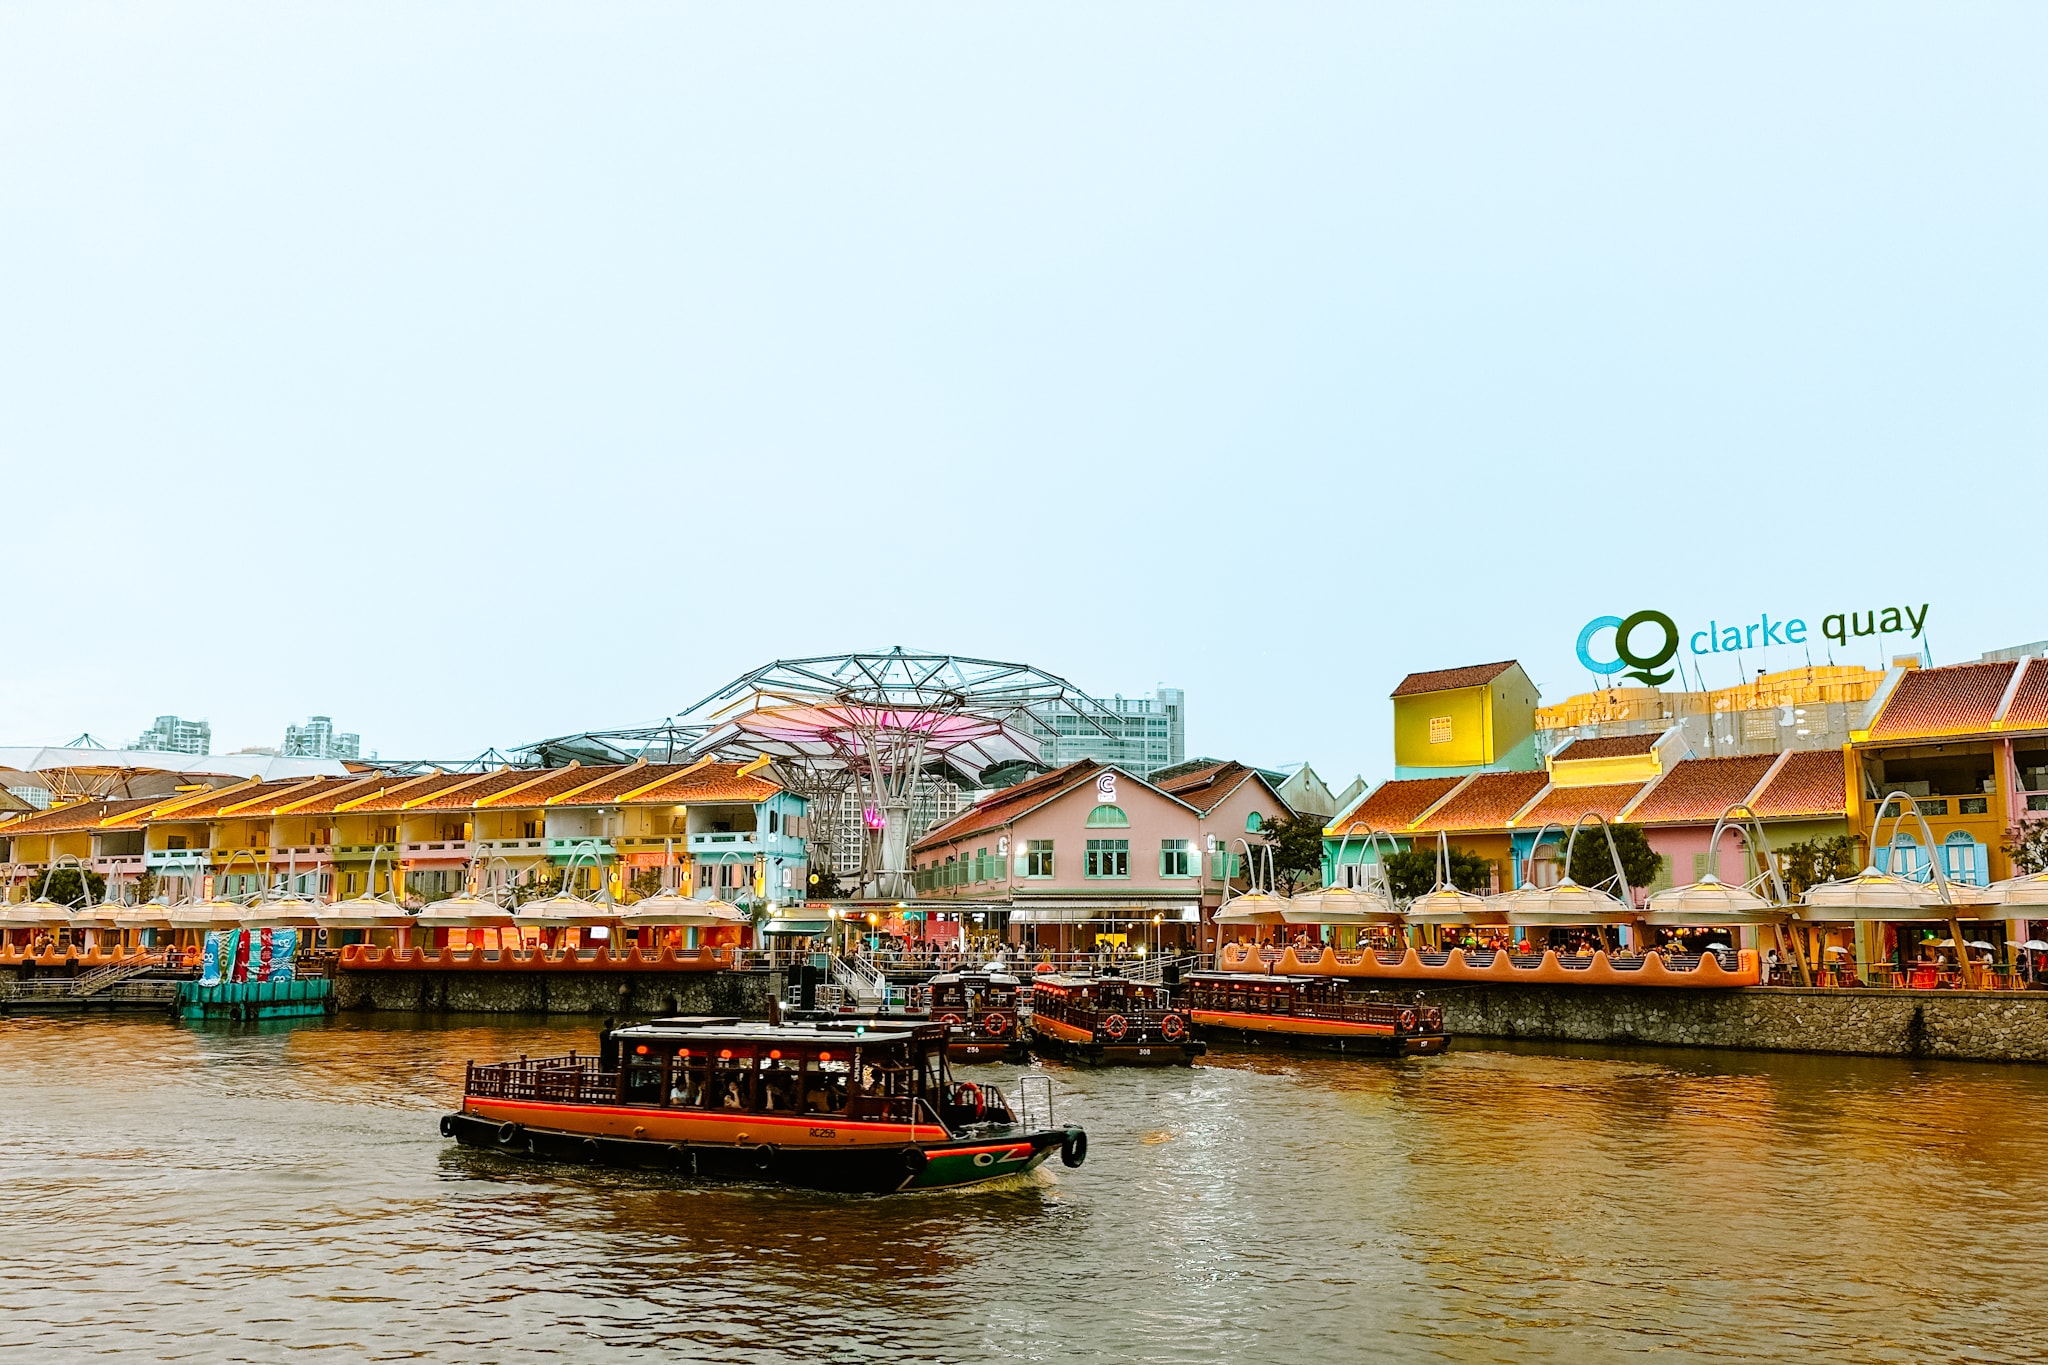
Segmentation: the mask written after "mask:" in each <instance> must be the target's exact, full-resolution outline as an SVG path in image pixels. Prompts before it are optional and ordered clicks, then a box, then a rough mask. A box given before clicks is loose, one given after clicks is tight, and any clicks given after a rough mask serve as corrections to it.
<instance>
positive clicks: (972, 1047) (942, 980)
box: [926, 972, 1031, 1062]
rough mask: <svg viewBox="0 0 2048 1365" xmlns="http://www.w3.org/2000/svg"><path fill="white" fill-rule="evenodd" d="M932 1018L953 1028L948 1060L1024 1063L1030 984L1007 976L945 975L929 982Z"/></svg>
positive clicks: (994, 973)
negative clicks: (1026, 985) (1026, 1001)
mask: <svg viewBox="0 0 2048 1365" xmlns="http://www.w3.org/2000/svg"><path fill="white" fill-rule="evenodd" d="M926 985H927V987H928V989H929V990H930V992H931V1018H932V1020H933V1022H935V1023H941V1024H949V1025H951V1026H952V1029H953V1032H952V1033H951V1034H950V1035H948V1036H947V1039H946V1055H947V1056H948V1057H950V1058H952V1059H953V1060H954V1061H956V1062H1003V1061H1011V1062H1021V1061H1023V1060H1024V1059H1025V1058H1026V1057H1028V1056H1029V1055H1030V1052H1031V1048H1030V1044H1029V1042H1028V1040H1027V1039H1026V1037H1025V1012H1024V1011H1023V1010H1022V1009H1021V1008H1020V1007H1021V1006H1022V1005H1023V1003H1024V1002H1023V999H1022V996H1023V989H1024V983H1023V982H1021V981H1019V980H1018V979H1017V978H1016V977H1014V976H1010V975H1008V974H1006V973H1003V972H942V973H940V974H939V975H938V976H935V977H933V978H932V979H931V980H930V981H929V982H927V983H926Z"/></svg>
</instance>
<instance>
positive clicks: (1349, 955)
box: [1216, 943, 1763, 990]
mask: <svg viewBox="0 0 2048 1365" xmlns="http://www.w3.org/2000/svg"><path fill="white" fill-rule="evenodd" d="M1216 965H1217V966H1218V967H1220V968H1222V969H1223V970H1224V971H1226V972H1266V973H1269V974H1272V975H1275V976H1338V977H1346V978H1349V979H1352V980H1362V981H1412V982H1419V983H1425V984H1427V983H1432V982H1452V981H1456V982H1470V983H1474V984H1487V985H1500V986H1510V985H1544V986H1665V987H1676V988H1679V989H1686V988H1695V989H1708V990H1726V989H1727V988H1729V987H1731V986H1755V985H1759V984H1761V983H1762V981H1763V969H1762V964H1761V963H1760V962H1759V960H1758V957H1757V954H1756V953H1755V952H1753V951H1751V950H1749V949H1746V948H1745V949H1743V950H1742V951H1741V952H1739V953H1737V954H1736V955H1735V965H1734V966H1733V967H1723V966H1722V965H1721V963H1720V961H1719V960H1718V959H1716V958H1715V956H1714V955H1713V954H1712V953H1706V954H1703V955H1701V956H1699V957H1685V958H1677V959H1672V960H1670V961H1667V960H1666V959H1664V958H1661V957H1610V956H1609V955H1608V954H1607V953H1606V952H1604V951H1600V952H1594V953H1592V954H1590V955H1588V956H1578V957H1575V956H1560V955H1559V954H1558V953H1557V952H1556V951H1555V950H1553V949H1549V948H1546V949H1544V950H1543V951H1542V952H1541V953H1530V954H1521V953H1508V952H1503V951H1500V950H1497V949H1492V948H1475V949H1472V950H1469V951H1468V950H1466V949H1464V948H1453V949H1451V950H1450V951H1449V952H1432V953H1424V952H1420V951H1418V950H1416V949H1414V948H1405V949H1402V950H1400V951H1398V952H1380V951H1376V952H1340V951H1338V950H1337V949H1334V948H1331V947H1328V946H1324V947H1322V948H1321V949H1320V950H1319V951H1306V950H1304V951H1299V952H1297V951H1296V950H1295V949H1293V948H1285V949H1276V948H1258V947H1254V946H1253V945H1251V944H1246V943H1226V944H1224V945H1223V950H1222V951H1221V952H1219V953H1218V954H1217V955H1216Z"/></svg>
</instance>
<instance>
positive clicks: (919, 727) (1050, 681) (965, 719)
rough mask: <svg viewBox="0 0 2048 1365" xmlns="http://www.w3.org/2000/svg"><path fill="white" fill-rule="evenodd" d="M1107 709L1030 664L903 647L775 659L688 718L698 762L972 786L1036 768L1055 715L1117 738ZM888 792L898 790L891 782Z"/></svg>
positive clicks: (706, 701)
mask: <svg viewBox="0 0 2048 1365" xmlns="http://www.w3.org/2000/svg"><path fill="white" fill-rule="evenodd" d="M1098 710H1100V707H1099V705H1098V704H1097V703H1096V702H1094V701H1093V700H1092V699H1091V698H1089V697H1088V696H1087V694H1085V693H1083V692H1082V691H1081V690H1080V689H1079V688H1077V687H1075V686H1074V685H1073V684H1072V683H1070V682H1068V681H1067V680H1066V679H1065V678H1062V677H1059V676H1057V675H1056V674H1052V673H1047V672H1045V671H1044V670H1043V669H1039V668H1034V667H1032V666H1031V665H1030V664H1020V663H1006V662H1003V661H1001V660H997V659H974V658H968V657H965V656H962V655H957V654H938V653H932V652H929V651H923V650H911V649H905V648H903V647H902V646H900V645H899V646H897V647H896V648H894V649H890V650H886V651H876V652H873V653H866V654H832V655H821V656H818V657H816V658H809V659H778V660H777V661H775V662H774V663H771V664H767V665H764V666H763V667H761V668H757V669H754V670H753V671H752V672H749V673H744V674H742V675H741V676H739V677H737V678H735V679H733V680H732V681H731V682H729V683H727V684H726V685H725V686H724V687H722V688H720V689H718V691H716V692H714V693H712V694H711V695H710V696H708V697H706V698H704V699H703V700H702V701H700V702H698V703H697V704H696V705H694V706H692V707H690V708H689V710H687V711H685V712H683V714H682V716H681V717H680V719H681V720H682V721H683V722H684V723H687V724H696V725H701V726H703V727H704V736H703V738H702V739H701V740H699V741H698V742H697V744H696V746H695V749H694V752H696V753H699V754H705V753H715V754H718V755H719V756H720V757H733V758H737V757H741V756H746V757H755V756H758V755H764V754H765V755H767V756H768V757H770V758H774V759H778V760H783V761H786V762H797V763H803V764H805V765H806V766H813V767H849V768H868V769H870V770H872V769H875V768H877V767H879V768H881V769H883V770H885V771H887V772H888V773H890V774H893V775H897V776H908V775H910V774H912V773H915V772H919V771H923V770H925V769H927V768H928V767H930V768H940V769H950V770H951V771H952V772H954V773H956V774H958V775H959V776H961V777H964V778H965V779H966V780H967V781H968V782H969V783H970V784H972V783H975V782H977V781H979V779H980V776H981V774H982V773H984V772H986V771H987V770H988V769H990V768H993V767H997V766H1000V765H1002V764H1005V763H1016V762H1030V763H1036V762H1037V761H1038V759H1039V738H1038V736H1037V734H1036V733H1035V730H1036V729H1037V728H1039V727H1040V726H1042V723H1043V721H1044V719H1045V718H1046V717H1048V716H1050V715H1052V714H1056V713H1058V712H1062V711H1064V712H1068V713H1071V714H1073V715H1076V716H1079V717H1081V718H1082V719H1083V721H1084V722H1085V723H1086V724H1088V725H1089V726H1090V727H1091V728H1094V729H1096V730H1099V731H1101V732H1102V733H1103V734H1105V735H1106V734H1108V733H1109V731H1108V729H1107V728H1106V727H1105V726H1104V725H1103V724H1102V722H1101V721H1099V720H1098V719H1097V718H1096V716H1095V712H1097V711H1098ZM1034 716H1035V718H1036V723H1034ZM877 775H878V776H879V774H877ZM883 784H884V785H890V784H888V783H887V780H886V778H884V779H883Z"/></svg>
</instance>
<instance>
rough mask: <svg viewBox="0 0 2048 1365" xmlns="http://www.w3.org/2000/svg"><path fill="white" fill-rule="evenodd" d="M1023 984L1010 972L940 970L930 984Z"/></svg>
mask: <svg viewBox="0 0 2048 1365" xmlns="http://www.w3.org/2000/svg"><path fill="white" fill-rule="evenodd" d="M956 983H958V984H962V985H968V986H1021V985H1023V984H1024V983H1023V982H1022V981H1020V980H1018V979H1017V978H1016V977H1014V976H1011V975H1010V974H1009V973H1008V972H940V973H939V974H938V975H937V976H935V977H933V978H932V979H931V980H930V981H929V982H928V983H926V984H928V985H933V986H951V985H954V984H956Z"/></svg>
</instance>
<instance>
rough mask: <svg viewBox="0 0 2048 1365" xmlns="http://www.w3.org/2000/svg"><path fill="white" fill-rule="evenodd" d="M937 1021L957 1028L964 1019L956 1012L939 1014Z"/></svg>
mask: <svg viewBox="0 0 2048 1365" xmlns="http://www.w3.org/2000/svg"><path fill="white" fill-rule="evenodd" d="M939 1022H940V1023H942V1024H945V1025H948V1026H949V1027H952V1028H959V1027H960V1025H961V1024H962V1023H964V1022H966V1021H965V1020H963V1019H961V1017H960V1016H959V1015H957V1014H942V1015H940V1016H939Z"/></svg>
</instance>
